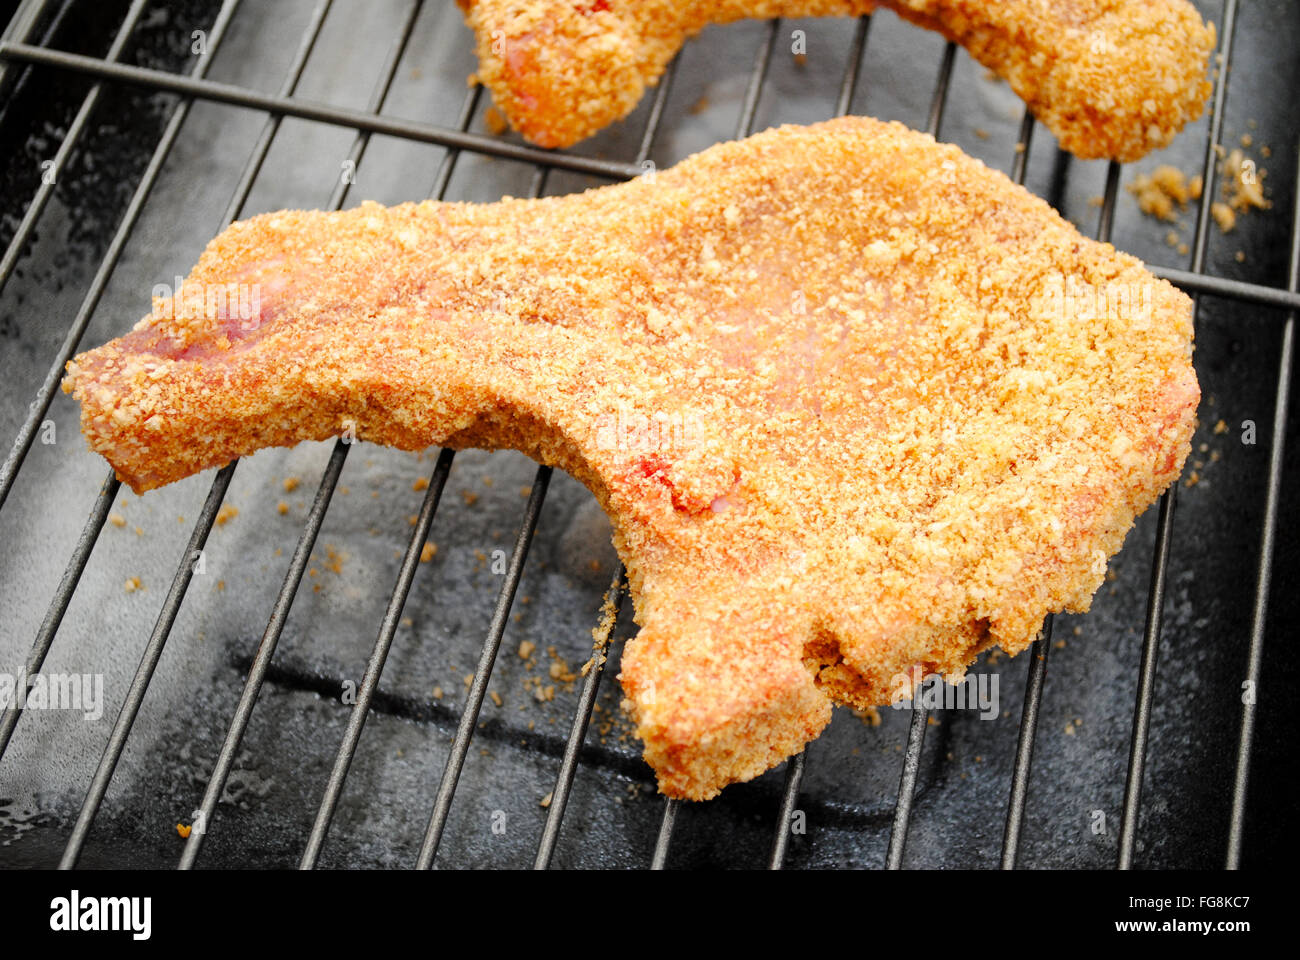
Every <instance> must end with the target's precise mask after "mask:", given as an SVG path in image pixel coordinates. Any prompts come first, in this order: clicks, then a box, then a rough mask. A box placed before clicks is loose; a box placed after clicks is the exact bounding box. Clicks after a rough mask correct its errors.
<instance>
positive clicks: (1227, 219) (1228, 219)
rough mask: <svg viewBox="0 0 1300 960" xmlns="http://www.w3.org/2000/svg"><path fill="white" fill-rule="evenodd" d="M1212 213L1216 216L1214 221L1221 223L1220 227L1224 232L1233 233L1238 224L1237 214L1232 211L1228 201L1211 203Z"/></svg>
mask: <svg viewBox="0 0 1300 960" xmlns="http://www.w3.org/2000/svg"><path fill="white" fill-rule="evenodd" d="M1210 214H1211V216H1213V217H1214V222H1215V223H1217V224H1218V225H1219V229H1220V230H1221V231H1223V232H1224V233H1231V232H1232V231H1233V230H1234V229H1235V228H1236V226H1237V215H1236V214H1235V213H1233V212H1232V207H1230V206H1228V205H1227V204H1226V203H1219V202H1218V201H1215V202H1214V203H1212V204H1210Z"/></svg>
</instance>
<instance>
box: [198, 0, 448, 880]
mask: <svg viewBox="0 0 1300 960" xmlns="http://www.w3.org/2000/svg"><path fill="white" fill-rule="evenodd" d="M422 8H423V0H414V2H412V4H411V5H410V7H409V8H408V9H407V14H406V17H405V18H404V19H403V21H402V24H401V30H400V32H399V33H398V35H397V37H396V39H395V40H394V41H393V43H392V45H391V46H390V48H389V53H388V58H387V60H386V61H385V63H384V65H383V67H382V68H381V70H380V72H379V80H378V82H377V83H376V86H375V89H374V92H373V93H372V94H371V97H370V102H369V103H368V104H367V107H368V109H370V110H372V111H373V112H375V113H378V112H379V111H380V110H382V109H383V106H384V101H385V100H387V99H388V92H389V90H390V89H391V88H392V83H393V78H394V77H395V76H396V75H397V68H398V66H399V65H400V63H401V60H402V54H403V53H405V52H406V47H407V45H408V43H409V42H410V39H411V35H412V33H413V32H414V30H415V23H416V20H418V19H419V16H420V11H421V9H422ZM370 137H371V134H370V133H369V132H367V131H364V130H363V131H359V132H358V133H357V134H356V137H355V139H354V141H353V146H352V149H351V150H350V151H349V153H348V157H349V159H351V160H353V162H354V163H360V161H361V159H362V158H363V157H364V156H365V148H366V146H368V145H369V142H370ZM358 147H359V148H360V149H358ZM340 187H341V188H342V189H340ZM350 187H351V182H350V180H343V179H340V181H339V183H338V184H336V185H335V188H334V190H333V191H332V196H331V205H332V208H333V209H339V208H341V207H342V205H343V202H344V201H345V200H346V199H347V194H348V188H350ZM352 446H353V444H352V443H351V442H350V440H349V438H348V437H346V436H344V437H340V438H339V439H338V440H336V441H335V443H334V450H333V452H332V453H331V454H330V459H329V463H328V464H327V465H326V467H325V472H324V474H323V476H322V477H321V482H320V485H319V486H318V487H317V488H316V496H315V499H314V500H313V501H312V507H311V510H310V511H309V512H308V514H307V523H306V524H305V525H304V527H303V530H302V533H301V534H300V535H299V537H298V545H297V547H295V548H294V554H293V558H292V560H291V561H290V563H289V569H288V571H287V572H286V573H285V578H284V582H283V584H281V587H280V592H279V594H278V595H277V596H276V601H275V607H274V608H273V610H272V614H271V619H270V621H269V622H268V623H267V626H266V631H265V632H264V633H263V635H262V641H261V643H259V644H258V647H257V652H256V654H255V655H254V657H253V663H252V666H251V667H250V668H249V671H248V677H247V678H246V679H245V681H244V689H243V691H242V692H241V694H240V698H239V704H238V706H237V707H236V708H235V714H234V716H233V717H232V718H231V721H230V726H229V728H228V729H227V731H226V738H225V740H224V742H223V743H222V746H221V750H220V752H219V753H218V755H217V762H216V764H215V766H214V767H213V770H212V774H211V776H210V777H209V779H208V785H207V788H206V789H205V790H204V792H203V800H202V803H201V804H200V806H199V811H198V813H199V816H198V818H197V819H198V821H199V822H200V823H201V825H202V829H200V830H191V832H190V836H189V838H188V839H187V840H186V841H185V848H184V850H183V851H182V852H181V859H180V864H179V867H180V869H182V870H188V869H191V868H192V867H193V866H194V863H195V861H196V859H197V858H198V854H199V850H200V848H201V847H202V845H203V841H204V838H205V837H206V836H207V833H208V830H209V829H210V828H211V826H212V819H213V814H214V813H215V811H216V807H217V803H218V802H219V801H220V799H221V794H222V793H223V792H224V790H225V787H226V781H227V779H228V778H229V776H230V770H231V768H232V767H233V766H234V762H235V756H236V754H237V753H238V751H239V745H240V744H241V743H242V742H243V739H244V734H245V732H247V730H248V723H249V720H250V719H251V718H252V715H253V710H254V708H255V707H256V706H257V699H258V697H259V696H260V694H261V692H262V686H263V684H264V683H265V681H266V673H267V671H268V670H269V669H270V666H271V660H272V658H273V657H274V656H275V649H276V646H277V645H278V644H279V642H280V635H281V634H282V633H283V631H284V625H285V623H287V622H288V619H289V611H290V609H291V608H292V607H293V602H294V599H295V598H296V597H297V595H298V587H299V585H300V584H301V583H302V575H303V572H304V571H305V570H306V568H307V565H308V563H309V561H310V558H311V551H312V549H313V548H314V547H315V545H316V538H317V536H318V535H319V534H320V528H321V525H322V524H323V523H324V521H325V513H326V511H327V510H328V509H329V504H330V500H331V499H332V498H333V496H334V490H335V489H336V488H337V487H338V482H339V477H340V476H341V475H342V473H343V466H344V464H345V463H346V461H347V458H348V453H349V452H350V451H351V449H352Z"/></svg>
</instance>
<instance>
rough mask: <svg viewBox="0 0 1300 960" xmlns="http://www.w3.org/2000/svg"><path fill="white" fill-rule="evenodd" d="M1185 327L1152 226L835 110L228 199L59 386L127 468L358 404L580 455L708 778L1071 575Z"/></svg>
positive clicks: (745, 774)
mask: <svg viewBox="0 0 1300 960" xmlns="http://www.w3.org/2000/svg"><path fill="white" fill-rule="evenodd" d="M231 284H244V285H247V286H246V287H245V288H243V289H246V290H252V291H257V295H256V296H255V297H253V298H251V299H252V300H253V301H256V303H255V306H256V309H255V310H253V311H251V312H247V311H242V310H236V309H233V308H232V307H231V304H232V303H235V302H236V301H237V300H238V296H237V294H236V293H235V292H234V291H233V288H231V287H230V286H229V285H231ZM223 290H225V291H230V292H229V294H228V295H227V296H225V298H224V299H222V298H217V297H214V296H213V291H223ZM239 302H241V303H242V302H243V301H239ZM245 313H246V314H247V315H243V314H245ZM1191 340H1192V321H1191V303H1190V301H1189V300H1188V298H1187V297H1186V296H1184V295H1183V294H1182V293H1180V292H1178V291H1177V290H1175V289H1174V288H1173V287H1171V286H1169V285H1168V284H1166V283H1164V282H1163V281H1161V280H1157V279H1156V278H1154V277H1152V276H1151V275H1150V274H1149V273H1147V272H1146V271H1145V270H1144V269H1143V268H1142V265H1141V264H1140V263H1139V262H1138V261H1137V260H1135V259H1133V258H1132V257H1130V256H1127V255H1125V254H1122V253H1118V252H1116V251H1115V250H1114V249H1113V248H1112V247H1111V246H1109V245H1107V244H1099V243H1095V242H1093V241H1091V240H1088V239H1086V238H1084V237H1082V236H1080V235H1079V234H1078V233H1077V232H1076V231H1075V230H1074V228H1073V227H1071V226H1070V225H1069V224H1068V223H1066V222H1065V221H1064V220H1062V219H1061V218H1060V217H1059V216H1058V215H1057V214H1056V213H1055V212H1053V211H1052V209H1051V208H1050V207H1049V206H1048V205H1047V204H1046V203H1044V202H1042V201H1041V200H1039V199H1037V198H1035V197H1034V196H1032V195H1031V194H1029V193H1028V192H1026V191H1025V190H1023V189H1021V188H1020V187H1017V186H1015V185H1013V184H1012V183H1011V182H1010V181H1009V180H1008V179H1007V178H1006V177H1005V176H1003V175H1002V174H1000V173H997V172H994V171H991V170H989V169H988V168H987V167H985V166H984V165H983V164H981V163H980V162H979V161H977V160H973V159H971V158H969V157H967V156H966V155H964V154H963V153H962V152H961V151H960V150H959V149H957V148H956V147H953V146H946V145H942V144H938V143H936V142H935V141H934V140H933V139H931V138H930V137H928V136H925V135H923V134H919V133H914V132H911V131H909V130H907V129H906V128H904V127H902V126H900V125H898V124H885V123H880V122H878V121H875V120H870V119H866V118H846V119H842V120H836V121H832V122H829V123H823V124H819V125H816V126H811V127H783V128H780V129H776V130H771V131H768V132H766V133H762V134H759V135H758V136H755V137H751V138H750V139H748V140H744V141H740V142H736V143H725V144H720V145H718V146H715V147H712V148H710V149H709V150H706V151H704V152H703V153H700V154H698V155H696V156H694V157H692V158H690V159H688V160H686V161H684V162H682V163H681V164H679V165H678V166H676V167H674V168H672V169H670V170H667V171H664V172H661V173H659V174H658V175H657V176H655V177H653V178H650V177H642V178H639V179H638V180H635V181H632V182H629V183H625V184H619V185H616V186H609V187H604V188H601V189H597V190H591V191H589V192H587V193H583V194H578V195H573V196H565V197H554V198H546V199H540V200H509V199H508V200H503V201H501V202H499V203H493V204H483V205H475V204H461V203H433V202H426V203H420V204H405V205H402V206H398V207H393V208H387V209H386V208H383V207H380V206H377V205H374V204H364V205H362V206H361V207H359V208H357V209H353V210H349V211H345V212H342V213H318V212H281V213H272V214H265V215H263V216H258V217H255V218H253V219H251V220H247V221H244V222H241V223H236V224H234V225H233V226H231V227H230V228H229V229H227V230H225V231H224V232H223V233H222V234H221V235H220V236H218V237H217V238H216V239H215V240H214V241H213V242H212V243H211V244H210V245H209V246H208V248H207V250H206V251H204V253H203V255H202V257H201V258H200V260H199V262H198V265H197V266H196V267H195V268H194V270H193V272H192V273H191V274H190V277H189V280H188V282H187V284H186V287H185V288H184V290H182V291H181V292H179V293H178V295H177V296H176V297H175V298H173V299H171V300H162V299H160V300H157V301H155V304H154V310H153V313H152V315H151V316H148V317H146V318H145V319H144V320H142V321H141V322H140V323H139V324H137V325H136V327H135V329H134V330H133V331H132V332H131V333H129V334H127V335H126V336H124V337H122V338H121V339H118V340H114V341H113V342H111V343H109V344H106V345H105V346H102V347H99V348H97V349H94V350H91V351H89V352H86V353H83V354H81V355H80V356H78V357H77V358H76V359H75V360H74V361H73V362H71V363H70V364H69V366H68V373H67V378H66V380H65V383H64V389H65V390H68V391H70V392H71V393H72V394H73V395H74V396H75V397H76V399H77V400H79V401H80V402H81V405H82V427H83V430H84V432H85V435H86V437H87V438H88V440H89V442H90V444H91V446H92V447H93V448H94V449H95V450H97V451H99V452H100V453H102V454H103V455H104V456H105V457H106V458H107V459H108V460H109V461H110V462H111V463H112V464H113V466H114V467H115V468H116V470H117V471H118V474H119V476H121V477H122V479H123V480H124V481H125V482H126V483H128V484H130V485H131V486H132V487H133V488H134V489H135V490H136V491H144V490H148V489H150V488H153V487H157V486H160V485H162V484H165V483H170V482H172V481H174V480H178V479H180V478H182V477H185V476H188V475H190V474H192V473H195V472H196V471H199V470H202V469H204V468H206V467H212V466H216V465H219V464H224V463H226V462H227V461H228V460H230V459H231V458H232V457H235V456H239V455H243V454H249V453H252V452H253V451H255V450H258V449H259V448H262V447H267V446H273V445H290V444H294V443H297V442H298V441H301V440H320V439H324V438H327V437H330V436H332V435H335V434H338V433H340V432H341V431H343V430H345V429H347V428H348V427H349V426H352V427H354V428H355V431H356V435H357V436H358V437H359V438H361V439H365V440H372V441H374V442H377V443H383V444H389V445H392V446H396V447H401V448H403V449H408V450H421V449H424V448H426V447H428V446H430V445H431V444H446V445H449V446H451V447H456V448H464V447H484V448H505V447H511V448H514V449H517V450H522V451H523V452H525V453H527V454H528V455H529V456H531V457H533V458H535V459H537V460H539V461H541V462H543V463H547V464H551V465H554V466H556V467H559V468H561V469H564V470H567V471H569V472H570V473H571V474H573V475H574V476H575V477H577V478H578V479H579V480H581V481H582V482H583V483H585V484H586V485H587V486H588V487H589V488H590V489H591V490H592V491H593V492H594V493H595V495H596V496H597V497H598V498H599V500H600V502H601V503H602V504H603V506H604V507H605V509H606V510H607V511H608V513H609V515H610V517H611V519H612V522H613V525H614V529H615V544H616V546H617V548H618V551H619V553H620V555H621V557H622V558H623V561H624V563H625V564H626V566H627V569H628V574H629V579H630V584H631V590H632V596H633V599H634V602H635V605H636V616H637V620H638V622H639V624H640V628H641V629H640V632H639V634H638V635H637V636H636V637H635V638H634V639H633V640H631V641H630V642H629V643H628V645H627V648H626V651H625V654H624V657H623V667H622V674H621V679H622V682H623V686H624V689H625V691H626V694H627V697H628V699H629V700H630V702H631V705H632V710H633V711H634V713H635V716H636V720H637V723H638V730H639V734H640V736H641V738H642V739H643V741H644V743H645V756H646V759H647V760H648V761H649V763H650V764H651V766H653V767H654V769H655V771H656V773H657V774H658V777H659V783H660V786H661V789H662V790H663V791H664V792H665V793H667V794H669V795H672V796H678V797H690V798H705V797H709V796H712V795H714V794H716V793H717V792H718V790H719V789H720V788H721V787H723V786H724V785H725V784H727V783H729V782H732V781H736V780H743V779H747V778H750V777H753V776H755V775H756V774H758V773H761V772H762V771H763V770H766V769H767V768H769V767H771V766H773V765H775V764H777V763H779V762H780V761H781V760H782V759H783V758H785V757H787V756H790V755H791V754H792V753H794V752H796V751H797V750H799V749H800V748H801V747H802V746H803V744H804V743H805V742H807V741H808V740H809V739H811V738H812V737H815V736H816V735H817V733H818V731H820V730H821V729H822V727H824V726H825V725H826V723H827V722H828V720H829V718H830V713H831V704H832V703H841V704H851V705H855V706H868V705H872V704H879V703H883V702H887V701H889V700H890V698H891V695H892V694H893V693H894V692H895V691H896V690H897V689H898V678H899V677H900V675H906V674H909V673H910V672H911V671H913V670H914V669H919V670H920V671H922V672H923V673H925V674H929V673H931V672H941V673H944V674H949V675H952V674H960V673H961V671H962V670H963V668H964V667H965V666H966V665H967V664H968V663H969V662H970V661H971V659H972V658H973V657H974V656H975V655H976V654H977V653H978V652H979V651H980V650H982V649H984V648H986V647H988V646H990V645H992V644H1001V645H1002V647H1003V648H1004V649H1006V650H1007V651H1009V652H1016V651H1019V650H1021V649H1022V648H1024V647H1025V646H1026V645H1027V644H1029V643H1030V642H1031V641H1032V640H1033V638H1034V636H1035V634H1036V633H1037V631H1038V630H1039V628H1040V626H1041V623H1042V620H1043V618H1044V616H1045V615H1046V614H1047V613H1048V612H1049V611H1055V610H1062V609H1069V610H1084V609H1086V608H1087V607H1088V604H1089V601H1090V598H1091V595H1092V593H1093V591H1094V590H1095V589H1096V587H1097V586H1098V584H1099V583H1100V582H1101V580H1102V577H1103V575H1104V573H1105V568H1106V559H1107V558H1108V557H1109V556H1110V555H1112V554H1113V553H1115V552H1116V551H1117V550H1118V549H1119V547H1120V545H1121V543H1122V541H1123V539H1124V536H1125V533H1126V531H1127V530H1128V529H1129V527H1130V526H1131V524H1132V522H1133V519H1134V517H1135V515H1137V514H1138V513H1139V512H1141V511H1142V510H1143V509H1144V508H1145V507H1146V506H1147V505H1148V504H1150V503H1151V501H1152V500H1153V499H1154V498H1155V497H1156V496H1157V495H1158V494H1159V493H1160V491H1161V490H1163V489H1164V488H1165V487H1166V486H1167V485H1168V484H1169V483H1170V482H1171V481H1173V480H1174V479H1175V478H1176V477H1177V475H1178V473H1179V471H1180V469H1181V465H1182V462H1183V459H1184V457H1185V455H1186V453H1187V451H1188V442H1189V437H1190V435H1191V431H1192V421H1193V414H1194V411H1195V408H1196V404H1197V400H1198V396H1199V391H1198V387H1197V382H1196V377H1195V374H1194V372H1193V369H1192V365H1191Z"/></svg>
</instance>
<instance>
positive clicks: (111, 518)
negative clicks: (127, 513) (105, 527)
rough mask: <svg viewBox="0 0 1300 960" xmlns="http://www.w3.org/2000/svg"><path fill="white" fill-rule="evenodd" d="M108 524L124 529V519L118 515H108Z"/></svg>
mask: <svg viewBox="0 0 1300 960" xmlns="http://www.w3.org/2000/svg"><path fill="white" fill-rule="evenodd" d="M108 522H109V523H111V524H112V525H113V526H115V527H125V526H126V517H124V516H122V515H121V514H120V513H110V514H109V515H108Z"/></svg>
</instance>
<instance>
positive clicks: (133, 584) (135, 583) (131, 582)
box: [126, 577, 142, 593]
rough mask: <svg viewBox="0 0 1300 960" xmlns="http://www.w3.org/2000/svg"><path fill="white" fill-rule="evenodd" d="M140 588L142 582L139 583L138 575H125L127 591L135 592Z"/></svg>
mask: <svg viewBox="0 0 1300 960" xmlns="http://www.w3.org/2000/svg"><path fill="white" fill-rule="evenodd" d="M140 589H142V584H141V583H140V578H139V577H127V579H126V592H127V593H135V592H136V591H137V590H140Z"/></svg>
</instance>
